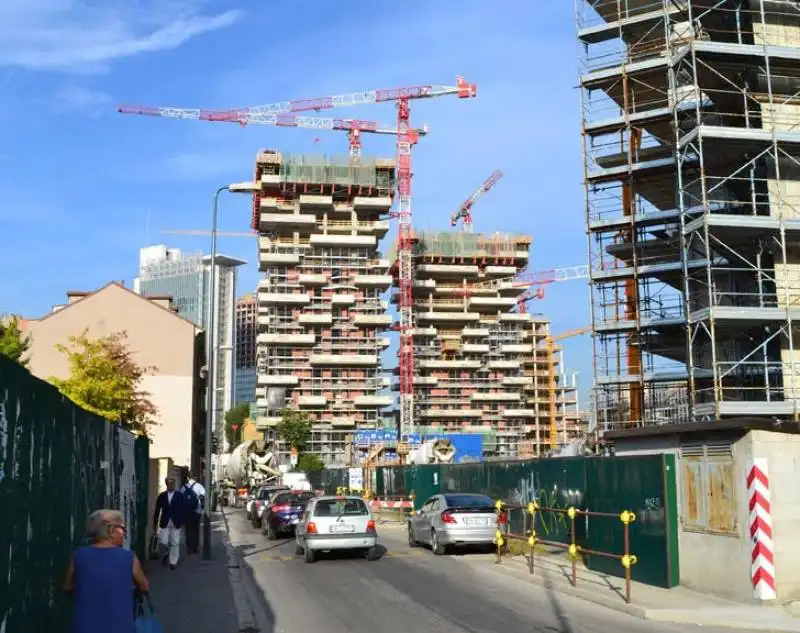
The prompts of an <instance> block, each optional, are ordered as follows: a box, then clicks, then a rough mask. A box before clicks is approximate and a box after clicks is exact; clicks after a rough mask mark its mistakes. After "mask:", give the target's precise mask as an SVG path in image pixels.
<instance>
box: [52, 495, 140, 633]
mask: <svg viewBox="0 0 800 633" xmlns="http://www.w3.org/2000/svg"><path fill="white" fill-rule="evenodd" d="M87 531H88V533H89V537H90V538H91V541H92V544H91V545H89V546H86V547H79V548H78V549H77V550H76V551H75V553H74V554H73V556H72V559H71V560H70V562H69V567H68V568H67V577H66V579H65V580H64V590H65V591H67V592H69V593H71V594H72V596H73V599H74V608H73V610H72V633H134V617H135V616H134V607H135V603H134V587H135V588H136V589H138V590H139V591H140V592H142V593H147V592H148V591H149V590H150V584H149V583H148V582H147V578H146V577H145V575H144V571H142V566H141V564H140V563H139V559H138V558H136V554H134V553H133V552H132V551H131V550H129V549H125V548H123V547H122V545H123V543H124V542H125V531H126V527H125V519H124V517H123V516H122V513H121V512H117V511H116V510H97V511H96V512H92V514H90V515H89V519H88V521H87Z"/></svg>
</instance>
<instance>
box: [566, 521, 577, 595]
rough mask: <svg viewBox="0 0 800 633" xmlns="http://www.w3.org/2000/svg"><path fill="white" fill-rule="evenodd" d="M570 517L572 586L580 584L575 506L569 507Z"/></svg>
mask: <svg viewBox="0 0 800 633" xmlns="http://www.w3.org/2000/svg"><path fill="white" fill-rule="evenodd" d="M567 517H569V547H567V552H568V553H569V557H570V558H571V559H572V586H573V587H574V586H575V585H577V584H578V551H579V548H578V544H577V543H576V542H575V508H567Z"/></svg>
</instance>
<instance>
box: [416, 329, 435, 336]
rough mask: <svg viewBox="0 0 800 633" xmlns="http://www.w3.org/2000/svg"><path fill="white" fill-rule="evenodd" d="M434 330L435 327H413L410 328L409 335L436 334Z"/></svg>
mask: <svg viewBox="0 0 800 633" xmlns="http://www.w3.org/2000/svg"><path fill="white" fill-rule="evenodd" d="M436 332H437V330H436V328H435V327H415V328H414V329H413V330H411V336H419V337H423V336H436Z"/></svg>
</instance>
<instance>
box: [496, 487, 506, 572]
mask: <svg viewBox="0 0 800 633" xmlns="http://www.w3.org/2000/svg"><path fill="white" fill-rule="evenodd" d="M503 505H504V504H503V501H502V499H498V500H497V502H496V503H495V504H494V506H495V508H496V509H497V532H496V533H495V539H494V540H495V543H497V561H495V564H496V565H499V564H500V563H501V562H502V556H503V553H502V552H503V543H505V541H504V540H503V532H502V530H501V529H500V526H501V525H502V524H501V523H500V517H501V516H503Z"/></svg>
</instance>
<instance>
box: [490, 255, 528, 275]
mask: <svg viewBox="0 0 800 633" xmlns="http://www.w3.org/2000/svg"><path fill="white" fill-rule="evenodd" d="M525 259H527V256H526V257H525ZM518 270H519V269H518V268H517V267H516V266H487V267H486V268H485V269H484V272H485V273H486V274H487V275H491V276H493V277H495V276H496V277H510V276H512V275H516V274H517V271H518Z"/></svg>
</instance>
